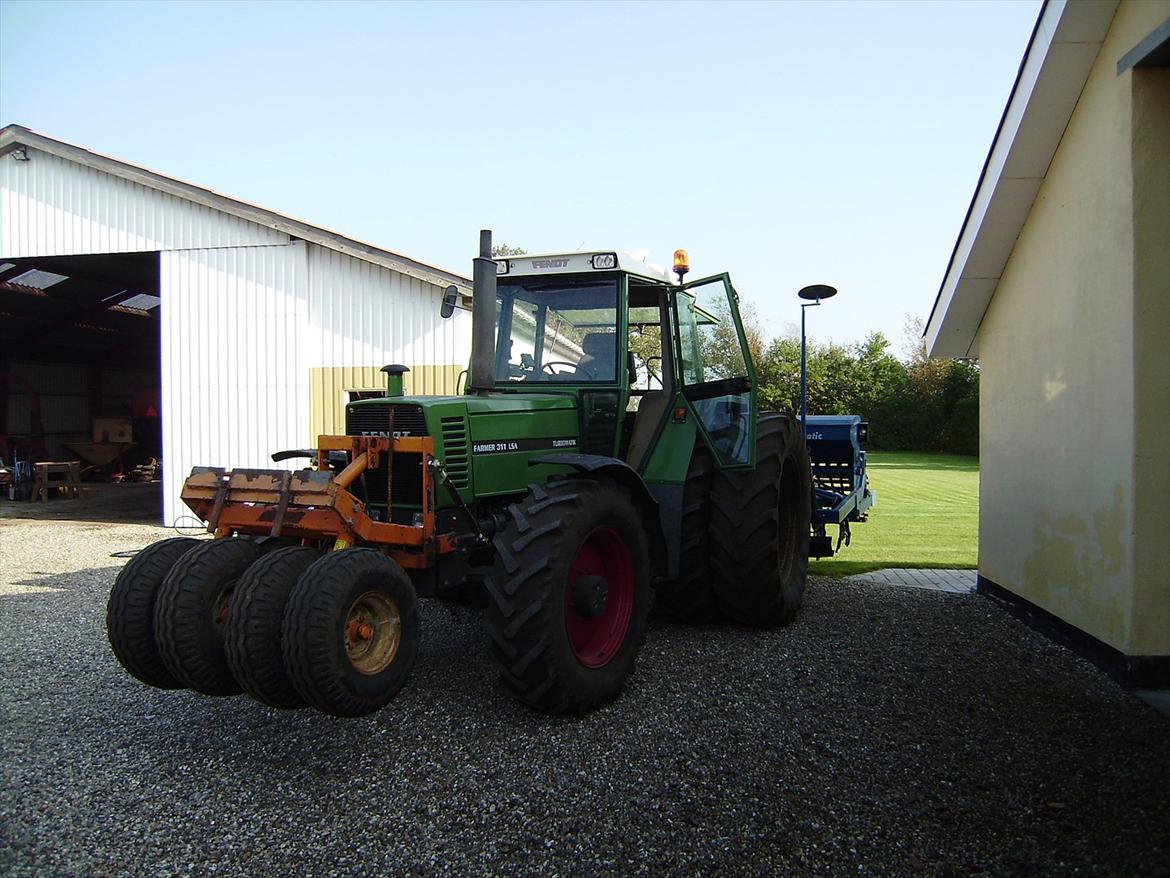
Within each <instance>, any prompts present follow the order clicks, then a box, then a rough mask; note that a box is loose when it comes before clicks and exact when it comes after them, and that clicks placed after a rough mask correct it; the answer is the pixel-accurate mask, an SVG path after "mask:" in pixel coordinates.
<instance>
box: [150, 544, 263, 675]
mask: <svg viewBox="0 0 1170 878" xmlns="http://www.w3.org/2000/svg"><path fill="white" fill-rule="evenodd" d="M261 554H262V551H261V549H260V547H259V546H258V545H257V544H256V543H254V542H252V541H251V540H246V539H234V538H229V539H221V540H212V541H211V542H206V543H202V544H200V545H199V546H197V547H196V548H194V549H192V550H191V551H190V552H188V553H187V554H186V555H184V556H183V557H182V558H180V559H179V561H178V562H176V564H175V565H174V567H172V568H171V572H170V573H168V574H167V578H166V579H164V580H163V584H162V587H161V588H160V589H159V591H158V600H157V602H156V604H155V608H154V636H155V639H156V640H157V641H158V647H159V652H160V654H161V655H162V659H163V663H164V664H165V665H166V666H167V670H168V671H170V672H171V673H172V674H173V675H174V676H175V678H176V679H177V680H179V681H180V682H181V683H183V685H185V686H187V687H189V688H191V689H194V690H195V691H196V692H202V693H203V694H204V695H236V694H238V693H239V692H240V691H241V689H240V684H239V683H237V682H236V678H235V677H233V676H232V672H231V668H229V667H228V663H227V656H225V655H224V650H223V631H224V622H225V621H226V619H227V610H228V607H229V606H230V600H231V593H232V590H233V589H234V588H235V585H236V581H237V580H238V579H239V578H240V577H241V576H242V575H243V573H244V571H245V570H247V569H248V567H249V566H251V565H252V564H253V563H255V561H256V560H257V559H258V558H259V557H260V555H261Z"/></svg>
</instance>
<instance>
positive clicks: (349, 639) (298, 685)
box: [281, 548, 419, 717]
mask: <svg viewBox="0 0 1170 878" xmlns="http://www.w3.org/2000/svg"><path fill="white" fill-rule="evenodd" d="M281 631H282V637H281V646H282V650H283V653H284V667H285V671H286V672H287V673H288V677H289V679H290V680H291V681H292V684H293V687H294V688H295V689H296V691H297V694H299V695H300V697H301V698H302V699H304V701H305V702H306V703H307V704H311V705H312V706H313V707H315V708H317V709H318V710H320V711H322V712H324V713H328V714H332V715H333V716H342V717H356V716H365V715H366V714H370V713H373V712H374V711H376V710H381V709H382V708H383V707H385V706H386V705H387V704H389V703H390V701H391V700H392V699H393V698H394V696H395V695H397V694H398V691H399V690H400V689H401V688H402V687H403V685H404V684H405V683H406V679H407V677H409V676H410V671H411V669H412V668H413V667H414V658H415V654H416V652H417V651H418V637H419V620H418V602H417V599H416V596H415V592H414V586H412V585H411V583H410V579H409V578H408V577H407V575H406V573H405V572H404V571H403V569H402V568H401V567H400V566H399V565H398V564H397V563H396V562H394V561H393V560H391V559H390V558H388V557H386V556H385V555H383V554H382V553H381V552H379V551H378V550H376V549H367V548H361V549H342V550H340V551H337V552H330V553H328V554H326V555H323V556H322V557H321V558H320V559H318V560H317V561H315V562H313V564H311V565H310V566H309V567H308V568H307V569H306V570H305V572H304V573H302V574H301V576H300V578H299V579H298V580H297V584H296V585H295V586H294V587H293V590H292V594H291V595H289V599H288V605H287V606H286V607H285V611H284V623H283V626H282V629H281Z"/></svg>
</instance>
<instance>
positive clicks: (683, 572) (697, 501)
mask: <svg viewBox="0 0 1170 878" xmlns="http://www.w3.org/2000/svg"><path fill="white" fill-rule="evenodd" d="M701 442H702V440H699V441H698V442H696V444H695V450H694V451H693V452H692V454H691V463H690V466H689V467H688V468H687V480H686V483H685V485H684V487H683V499H682V504H683V505H682V535H681V540H680V544H679V558H678V578H677V579H675V580H674V581H672V582H666V583H663V584H661V585H660V586H658V588H657V590H656V591H655V596H654V599H655V601H657V602H658V604H659V605H660V606H662V607H663V608H664V609H665V610H666V611H667V612H669V613H670V614H671V615H672V616H674V617H675V618H676V619H679V620H681V621H683V622H689V623H691V624H693V625H701V624H706V623H710V622H715V621H717V620H718V619H719V604H718V603H717V602H716V600H715V590H714V587H713V585H712V577H711V562H710V537H709V536H708V526H709V524H710V521H711V484H712V479H713V476H714V471H715V464H714V462H713V461H712V460H711V453H710V452H709V451H708V450H707V448H706V447H705V446H704V445H702V444H701Z"/></svg>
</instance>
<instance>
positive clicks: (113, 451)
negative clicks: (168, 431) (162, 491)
mask: <svg viewBox="0 0 1170 878" xmlns="http://www.w3.org/2000/svg"><path fill="white" fill-rule="evenodd" d="M159 303H160V296H159V257H158V254H157V253H122V254H112V255H100V256H92V255H90V256H54V257H36V258H28V259H3V258H0V461H2V463H3V469H4V470H5V471H6V472H3V473H0V500H27V499H37V498H36V497H34V496H30V495H31V494H32V492H33V487H34V483H35V480H36V477H37V472H38V468H37V465H38V464H42V463H45V462H51V463H54V464H61V465H62V466H60V467H58V468H57V469H59V470H60V471H61V472H62V473H69V470H71V471H72V473H71V475H75V476H76V477H77V478H80V480H81V481H83V482H111V481H115V482H117V481H137V482H142V481H151V480H153V477H156V476H157V465H156V464H157V462H158V461H160V460H161V457H162V429H161V424H162V420H161V413H162V411H161V408H162V407H161V383H162V382H161V375H160V355H159V343H160V342H159V319H158V315H159V311H158V306H159ZM66 463H71V464H73V466H72V467H70V468H69V470H67V469H66V467H64V464H66ZM40 471H41V472H42V473H43V472H46V471H47V470H46V468H45V467H41V468H40ZM67 480H68V478H67V477H66V476H63V477H62V478H61V479H60V480H56V479H53V480H51V481H53V482H54V483H57V482H62V483H63V482H65V481H67ZM49 493H50V492H47V491H46V492H44V493H42V495H41V496H42V497H44V499H51V498H50V497H49V496H47V495H48V494H49Z"/></svg>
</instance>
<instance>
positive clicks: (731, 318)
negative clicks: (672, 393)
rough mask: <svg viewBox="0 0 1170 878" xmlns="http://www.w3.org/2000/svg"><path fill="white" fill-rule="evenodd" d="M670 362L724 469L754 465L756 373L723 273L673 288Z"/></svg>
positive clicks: (732, 290) (736, 301)
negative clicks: (673, 365) (673, 355)
mask: <svg viewBox="0 0 1170 878" xmlns="http://www.w3.org/2000/svg"><path fill="white" fill-rule="evenodd" d="M673 298H674V316H675V320H674V325H675V339H674V346H675V362H676V364H677V366H676V368H677V371H678V377H679V380H680V381H681V385H682V395H683V397H684V398H685V399H686V402H687V405H688V406H689V407H690V408H691V410H692V411H693V412H694V415H695V419H696V421H697V423H698V425H699V432H700V433H702V435H703V439H704V440H705V441H706V443H707V445H708V447H709V448H710V449H711V452H712V454H714V456H715V459H716V460H717V461H718V462H719V465H720V466H721V467H724V468H731V467H754V466H755V464H756V374H755V368H754V367H753V365H752V359H751V353H750V352H749V351H748V347H747V338H746V336H745V335H744V331H743V322H742V321H741V320H740V316H739V296H738V295H737V294H736V292H735V288H734V287H732V285H731V278H730V277H728V276H727V275H726V274H718V275H715V276H713V277H705V278H700V279H699V280H694V281H691V282H690V283H687V284H683V285H681V286H679V287H676V288H675V291H674V297H673Z"/></svg>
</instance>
